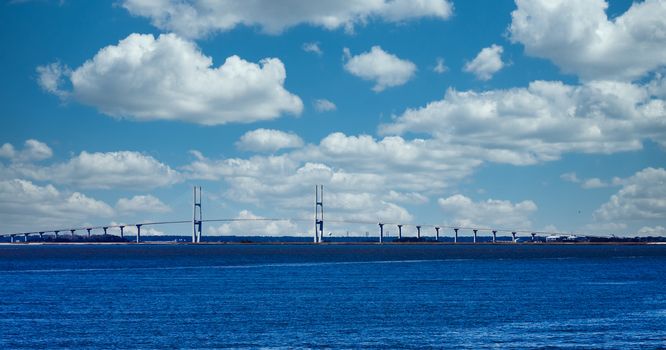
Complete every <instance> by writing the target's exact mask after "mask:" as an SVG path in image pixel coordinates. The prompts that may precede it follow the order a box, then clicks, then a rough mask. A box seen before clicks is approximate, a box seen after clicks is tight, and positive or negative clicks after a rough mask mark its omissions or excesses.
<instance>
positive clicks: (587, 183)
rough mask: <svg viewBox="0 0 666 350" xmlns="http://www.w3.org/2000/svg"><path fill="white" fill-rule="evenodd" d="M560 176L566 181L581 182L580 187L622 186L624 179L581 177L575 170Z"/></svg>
mask: <svg viewBox="0 0 666 350" xmlns="http://www.w3.org/2000/svg"><path fill="white" fill-rule="evenodd" d="M560 178H561V179H562V180H564V181H567V182H571V183H575V184H580V187H582V188H584V189H594V188H604V187H610V186H620V185H621V184H622V183H623V182H624V181H623V180H622V179H620V178H619V177H613V178H612V179H611V180H610V181H604V180H602V179H600V178H598V177H592V178H589V179H580V178H578V175H576V173H574V172H570V173H564V174H562V175H560Z"/></svg>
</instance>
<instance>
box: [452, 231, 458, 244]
mask: <svg viewBox="0 0 666 350" xmlns="http://www.w3.org/2000/svg"><path fill="white" fill-rule="evenodd" d="M458 230H459V229H457V228H454V229H453V231H455V233H456V235H455V236H453V243H458Z"/></svg>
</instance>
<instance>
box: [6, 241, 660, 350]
mask: <svg viewBox="0 0 666 350" xmlns="http://www.w3.org/2000/svg"><path fill="white" fill-rule="evenodd" d="M0 292H1V293H2V295H1V297H0V349H20V348H29V349H36V348H37V349H43V348H95V349H99V348H103V349H106V348H121V349H126V348H146V349H156V348H157V349H170V348H378V349H379V348H381V349H389V348H474V349H477V348H581V349H589V348H609V349H632V348H644V349H658V348H666V246H665V245H661V246H657V245H652V246H640V245H637V246H625V245H609V246H594V245H575V246H562V245H547V246H546V245H535V246H531V245H497V246H493V245H476V246H473V245H458V246H452V245H403V246H396V245H384V246H379V245H320V246H314V245H203V246H193V245H4V246H0Z"/></svg>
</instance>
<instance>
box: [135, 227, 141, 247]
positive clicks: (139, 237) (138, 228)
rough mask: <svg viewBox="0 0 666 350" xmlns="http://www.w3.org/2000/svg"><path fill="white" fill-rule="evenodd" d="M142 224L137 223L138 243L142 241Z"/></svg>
mask: <svg viewBox="0 0 666 350" xmlns="http://www.w3.org/2000/svg"><path fill="white" fill-rule="evenodd" d="M141 226H142V225H141V224H138V225H136V243H140V242H141Z"/></svg>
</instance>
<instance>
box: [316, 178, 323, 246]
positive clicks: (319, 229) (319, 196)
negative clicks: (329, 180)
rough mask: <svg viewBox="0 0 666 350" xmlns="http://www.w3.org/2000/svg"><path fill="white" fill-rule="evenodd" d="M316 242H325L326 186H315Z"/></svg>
mask: <svg viewBox="0 0 666 350" xmlns="http://www.w3.org/2000/svg"><path fill="white" fill-rule="evenodd" d="M314 224H315V231H314V242H315V243H321V242H323V241H324V185H315V222H314Z"/></svg>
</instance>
